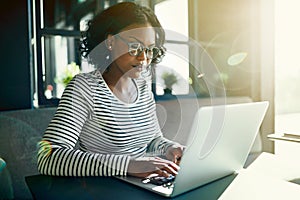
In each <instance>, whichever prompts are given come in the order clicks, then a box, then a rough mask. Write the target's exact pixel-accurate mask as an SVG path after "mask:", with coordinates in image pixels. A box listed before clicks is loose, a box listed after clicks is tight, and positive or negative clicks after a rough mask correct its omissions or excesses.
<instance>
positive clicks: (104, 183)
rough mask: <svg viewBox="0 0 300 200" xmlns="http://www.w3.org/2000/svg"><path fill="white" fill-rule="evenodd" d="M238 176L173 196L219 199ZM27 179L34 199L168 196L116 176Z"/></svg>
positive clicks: (206, 199)
mask: <svg viewBox="0 0 300 200" xmlns="http://www.w3.org/2000/svg"><path fill="white" fill-rule="evenodd" d="M235 177H236V175H235V174H233V175H230V176H226V177H224V178H222V179H219V180H217V181H214V182H212V183H209V184H207V185H204V186H202V187H199V188H197V189H195V190H192V191H190V192H187V193H184V194H182V195H179V196H177V197H175V198H173V199H176V200H177V199H178V200H179V199H184V200H188V199H193V200H194V199H200V198H201V199H205V200H210V199H211V200H213V199H218V197H219V196H220V195H221V194H222V193H223V191H224V190H225V189H226V188H227V187H228V185H229V184H230V183H231V182H232V181H233V180H234V178H235ZM25 181H26V183H27V185H28V187H29V189H30V191H31V193H32V194H33V197H34V198H35V199H43V200H47V199H51V200H53V199H56V200H57V199H101V200H102V199H103V200H105V199H109V200H114V199H122V200H126V199H130V200H135V199H136V200H141V199H143V200H147V199H149V200H150V199H151V200H155V199H169V198H167V197H163V196H160V195H158V194H155V193H152V192H150V191H148V190H145V189H142V188H139V187H137V186H134V185H131V184H128V183H125V182H123V181H121V180H118V179H116V178H113V177H58V176H57V177H55V176H45V175H34V176H28V177H26V178H25Z"/></svg>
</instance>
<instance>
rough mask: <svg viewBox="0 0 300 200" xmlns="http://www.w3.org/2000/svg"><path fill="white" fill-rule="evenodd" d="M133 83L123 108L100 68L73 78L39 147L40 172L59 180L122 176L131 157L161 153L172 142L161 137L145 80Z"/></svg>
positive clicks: (137, 80) (151, 98)
mask: <svg viewBox="0 0 300 200" xmlns="http://www.w3.org/2000/svg"><path fill="white" fill-rule="evenodd" d="M135 82H136V85H137V87H138V98H137V100H136V101H135V102H134V103H132V104H126V103H124V102H122V101H120V100H119V99H118V98H117V97H116V96H115V95H114V94H113V93H112V92H111V90H110V89H109V88H108V86H107V85H106V83H105V81H104V80H103V78H102V76H101V73H100V72H99V71H98V70H96V71H93V72H90V73H86V74H79V75H77V76H75V77H74V78H73V80H72V81H71V82H70V83H69V84H68V86H67V87H66V89H65V91H64V93H63V96H62V98H61V100H60V103H59V106H58V108H57V112H56V114H55V116H54V118H53V119H52V121H51V122H50V124H49V126H48V128H47V130H46V131H45V134H44V136H43V139H42V141H41V142H40V143H39V152H38V168H39V171H40V172H41V173H42V174H47V175H57V176H111V175H126V173H127V167H128V163H129V160H130V159H131V158H137V157H142V156H144V155H146V153H148V152H153V153H155V154H158V153H161V154H164V153H165V151H166V148H167V147H168V146H169V145H171V144H173V142H171V141H169V140H167V139H166V138H164V137H163V136H162V133H161V130H160V127H159V124H158V121H157V117H156V112H155V102H154V99H153V94H152V93H151V91H150V90H149V87H148V85H147V82H146V81H145V80H144V79H142V78H141V79H136V80H135ZM76 143H78V145H79V149H78V148H75V146H76Z"/></svg>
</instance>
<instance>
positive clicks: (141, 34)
mask: <svg viewBox="0 0 300 200" xmlns="http://www.w3.org/2000/svg"><path fill="white" fill-rule="evenodd" d="M110 39H111V42H112V43H111V52H112V59H113V63H112V66H111V67H117V68H118V70H120V72H121V73H122V76H123V75H124V76H127V77H130V78H138V77H139V76H140V74H141V72H142V70H145V67H146V66H148V65H149V64H150V63H151V51H149V50H145V48H149V49H152V48H153V47H154V46H155V31H154V29H153V28H152V27H151V26H150V25H146V26H145V25H143V26H142V25H136V24H135V25H131V26H128V27H127V28H126V29H124V30H123V31H122V32H120V33H119V34H117V35H114V36H112V35H111V36H108V41H109V40H110ZM137 49H138V50H137ZM147 52H148V56H147V55H146V54H147ZM149 52H150V53H149Z"/></svg>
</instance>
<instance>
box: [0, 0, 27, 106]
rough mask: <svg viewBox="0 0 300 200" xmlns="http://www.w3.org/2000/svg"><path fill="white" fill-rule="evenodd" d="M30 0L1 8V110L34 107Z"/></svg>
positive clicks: (10, 3)
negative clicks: (28, 4) (29, 28)
mask: <svg viewBox="0 0 300 200" xmlns="http://www.w3.org/2000/svg"><path fill="white" fill-rule="evenodd" d="M27 10H28V9H27V0H20V1H18V2H15V1H3V2H1V7H0V19H1V20H0V27H1V37H0V44H1V48H0V49H1V52H0V60H1V79H0V94H1V97H0V110H14V109H22V108H31V89H30V88H31V86H30V54H29V39H28V38H29V37H28V34H29V32H28V15H27Z"/></svg>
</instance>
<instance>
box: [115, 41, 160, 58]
mask: <svg viewBox="0 0 300 200" xmlns="http://www.w3.org/2000/svg"><path fill="white" fill-rule="evenodd" d="M115 36H116V37H117V38H118V39H120V40H121V41H122V42H124V43H125V44H127V46H128V53H129V55H131V56H140V55H141V53H143V52H145V53H146V57H147V59H149V60H152V59H155V58H156V57H158V56H159V55H161V49H160V48H158V47H156V46H153V47H150V48H149V47H145V46H144V45H143V44H141V43H140V42H128V41H127V40H126V39H124V38H122V37H121V36H120V35H115ZM133 45H138V47H137V48H133V47H132V46H133ZM153 49H156V51H157V54H156V55H155V56H154V51H153ZM134 52H136V53H134ZM150 52H151V53H152V54H149V53H150Z"/></svg>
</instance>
